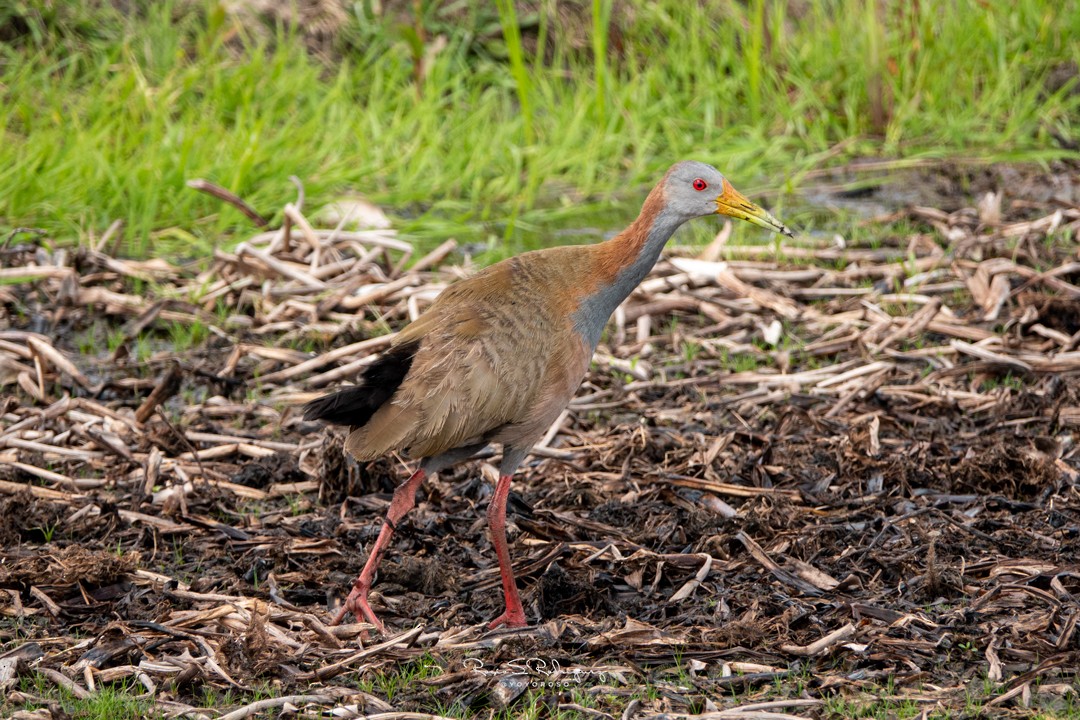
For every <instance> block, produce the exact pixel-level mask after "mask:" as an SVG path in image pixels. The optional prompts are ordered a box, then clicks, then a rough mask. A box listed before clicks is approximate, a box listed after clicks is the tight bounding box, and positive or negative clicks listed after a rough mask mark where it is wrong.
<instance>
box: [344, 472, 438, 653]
mask: <svg viewBox="0 0 1080 720" xmlns="http://www.w3.org/2000/svg"><path fill="white" fill-rule="evenodd" d="M423 480H424V471H423V470H417V471H416V472H414V473H413V474H412V475H411V476H409V479H408V480H406V481H405V482H404V483H402V484H401V485H399V486H398V488H397V490H395V491H394V498H393V500H391V501H390V509H389V510H387V512H386V521H385V522H384V523H383V526H382V530H380V531H379V537H378V539H377V540H376V541H375V547H373V548H371V555H370V556H369V557H368V561H367V563H365V565H364V569H363V570H362V571H361V572H360V577H358V578H356V582H355V583H353V588H352V592H350V593H349V597H348V598H347V599H346V600H345V604H344V605H342V606H341V610H340V611H339V612H338V614H337V617H335V618H334V622H333V624H334V625H337V624H338V623H340V622H341V621H342V620H343V619H345V615H347V614H348V613H352V614H353V616H354V617H355V618H357V619H360V617H361V616H363V617H364V619H366V620H367V621H368V622H369V623H371V624H372V625H374V626H375V627H376V628H378V629H379V632H381V633H382V634H384V635H385V634H386V627H385V626H384V625H383V624H382V622H381V621H380V620H379V618H377V617H375V613H374V612H372V610H371V606H370V605H368V599H367V597H368V591H369V590H371V581H372V580H373V579H374V578H375V571H376V570H378V569H379V559H380V558H381V557H382V554H383V551H384V550H385V549H386V546H387V545H389V544H390V538H391V537H392V536H393V534H394V529H395V528H396V527H397V524H398V523H399V522H401V519H402V518H403V517H405V514H406V513H408V512H409V511H410V510H412V509H413V505H415V504H416V491H417V490H418V489H419V488H420V483H421V482H422V481H423Z"/></svg>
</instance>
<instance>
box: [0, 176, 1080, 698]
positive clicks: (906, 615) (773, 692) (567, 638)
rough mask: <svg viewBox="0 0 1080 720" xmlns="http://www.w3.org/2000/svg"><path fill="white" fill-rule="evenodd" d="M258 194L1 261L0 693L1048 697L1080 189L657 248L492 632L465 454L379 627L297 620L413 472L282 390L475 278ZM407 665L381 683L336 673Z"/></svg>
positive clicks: (526, 476) (1072, 366) (395, 571)
mask: <svg viewBox="0 0 1080 720" xmlns="http://www.w3.org/2000/svg"><path fill="white" fill-rule="evenodd" d="M203 189H205V187H204V188H203ZM223 199H225V200H226V201H229V202H232V200H228V198H223ZM236 202H242V201H240V200H239V199H236ZM284 217H285V225H284V226H283V227H282V228H280V229H277V230H268V231H266V232H262V233H260V234H259V235H257V236H255V237H253V238H251V239H249V240H247V241H245V242H242V243H240V244H239V245H238V246H237V247H235V248H234V249H233V250H232V251H231V252H227V251H224V250H219V251H217V252H215V254H214V256H213V258H211V259H209V261H204V262H202V263H199V264H196V265H188V266H181V265H174V264H171V263H169V262H166V261H164V260H161V259H152V260H141V261H139V260H130V259H122V258H118V257H113V256H111V255H109V254H108V253H107V252H106V251H105V250H104V248H106V247H108V245H109V241H110V236H109V234H107V235H106V236H105V237H102V238H100V239H99V240H98V241H97V242H96V243H92V244H91V245H89V246H88V247H85V248H81V249H65V248H60V249H55V250H49V249H47V248H46V247H45V246H44V245H42V244H41V242H40V239H34V240H32V241H31V242H30V243H28V244H23V245H12V246H6V247H4V248H3V249H2V252H3V267H2V268H0V278H3V282H4V283H5V284H4V285H3V286H0V308H2V309H0V313H2V314H3V327H4V329H2V330H0V385H2V386H3V387H4V389H5V392H8V393H10V394H7V395H5V396H4V397H3V400H2V401H0V495H2V497H0V510H2V513H0V542H2V544H3V548H4V552H3V562H2V563H0V614H2V615H3V617H4V618H5V619H4V621H3V623H2V624H0V640H2V642H3V651H2V652H0V685H3V687H4V688H5V693H10V694H9V695H8V697H7V700H6V702H7V703H8V707H9V709H10V708H17V707H19V706H21V705H23V704H26V703H31V702H35V700H34V697H33V695H32V693H28V692H23V691H19V690H14V689H13V685H12V683H14V682H16V681H17V678H18V677H19V676H22V675H33V674H39V675H41V676H42V677H43V678H44V679H45V680H46V681H47V682H49V683H53V684H57V685H62V686H64V687H65V688H66V689H67V690H68V691H69V692H72V693H74V694H75V695H76V696H82V695H89V694H92V693H95V692H97V690H98V689H99V688H101V687H102V686H105V685H108V684H109V683H116V682H118V681H127V682H130V683H134V684H135V685H136V686H137V687H139V688H141V692H143V693H144V696H143V697H144V699H147V700H149V701H152V702H153V703H156V705H157V707H158V708H159V709H160V710H161V711H162V712H163V713H165V714H168V715H169V716H173V717H180V716H183V717H193V718H194V717H217V716H221V717H227V718H235V719H239V718H243V717H249V716H252V715H254V714H256V713H259V712H263V711H266V710H269V709H272V708H277V709H279V710H281V711H282V712H285V711H288V712H292V713H299V716H300V717H329V716H333V717H363V716H366V715H368V714H372V713H389V714H384V715H379V716H380V717H435V716H437V715H440V714H445V713H446V712H453V713H454V714H456V715H461V714H466V713H473V712H481V711H483V712H485V713H486V712H487V710H485V708H502V707H509V708H511V709H513V708H514V707H515V706H516V705H515V704H516V703H517V704H520V703H525V702H529V700H526V698H531V701H532V702H542V703H544V704H546V705H547V706H548V707H549V708H551V709H552V710H554V709H562V710H564V711H567V712H570V711H573V712H577V713H579V714H580V715H581V716H582V717H585V716H588V717H614V716H615V715H614V714H621V716H622V717H623V718H676V717H678V718H684V717H696V716H700V717H745V718H751V717H753V718H791V717H827V716H836V715H837V714H841V715H842V714H843V712H844V711H839V710H836V707H837V705H836V704H835V703H837V702H840V701H843V702H850V703H854V705H852V706H851V707H858V703H860V702H874V698H875V697H877V696H875V695H874V694H873V693H874V688H880V687H881V686H882V685H883V684H884V683H886V682H888V683H890V685H889V687H890V688H891V690H890V698H891V699H892V700H900V701H904V702H910V703H914V704H915V705H916V706H917V707H918V708H920V709H921V710H922V711H923V712H924V714H923V716H924V717H926V716H927V713H929V712H933V711H935V710H940V709H942V708H951V709H953V710H954V711H955V712H956V713H957V714H956V715H954V716H955V717H960V716H963V715H962V712H963V708H964V707H965V705H964V699H965V698H967V697H971V696H972V695H973V694H974V695H978V696H980V697H982V700H981V702H984V703H985V704H986V705H987V706H988V707H1001V706H1008V707H1011V708H1013V711H1014V712H1017V713H1022V712H1023V711H1024V708H1027V707H1047V706H1053V705H1054V703H1061V702H1066V701H1068V702H1074V701H1075V697H1076V694H1077V689H1078V685H1077V683H1078V680H1077V670H1076V669H1077V667H1080V635H1078V633H1077V622H1078V620H1080V605H1078V603H1077V597H1078V595H1080V472H1078V468H1080V456H1078V453H1077V447H1076V439H1077V432H1078V430H1080V311H1078V308H1080V254H1078V247H1080V245H1078V236H1080V207H1076V206H1073V205H1071V204H1068V203H1062V202H1059V201H1055V200H1052V199H1051V200H1046V201H1039V202H1033V201H1026V200H1023V199H1020V198H1016V199H1013V200H1011V201H1010V202H1005V201H1003V200H1002V195H1001V194H1000V193H998V194H997V195H992V196H989V197H987V198H983V199H982V200H981V201H980V202H979V203H978V204H977V206H971V207H962V208H961V209H958V210H956V211H954V212H944V211H941V210H937V209H934V208H927V207H911V208H908V209H906V210H903V211H900V212H897V213H894V214H892V215H890V216H887V217H879V218H873V219H870V220H868V221H867V224H868V225H871V226H874V227H875V231H876V235H875V237H878V238H880V244H878V245H876V246H874V247H850V246H846V245H844V244H841V243H837V242H835V241H833V240H832V239H829V240H825V241H819V240H816V239H813V240H802V241H786V243H785V244H782V245H779V246H769V247H745V246H730V245H727V244H726V234H725V233H724V232H721V235H720V237H718V239H717V242H715V243H713V244H712V245H710V246H709V247H708V248H706V249H705V250H704V252H701V251H700V249H697V250H689V249H686V248H672V249H671V252H670V253H669V255H670V258H669V259H667V260H664V261H662V262H661V263H660V264H659V265H658V266H657V267H656V268H655V269H654V271H653V273H652V274H651V276H650V277H649V278H648V279H647V280H646V281H645V282H644V283H643V284H642V286H641V287H640V288H639V289H638V290H637V291H636V292H635V293H634V294H633V295H632V296H631V297H630V298H629V299H628V300H627V301H626V302H625V303H624V304H623V306H622V307H620V308H619V309H618V311H617V312H616V314H615V316H614V318H613V321H612V322H611V324H610V325H609V328H608V333H607V335H606V337H605V339H604V340H603V341H602V344H601V347H600V349H599V351H598V352H597V355H596V359H595V362H594V364H593V367H592V369H591V371H590V373H589V375H588V377H587V379H586V381H585V383H584V384H583V386H582V388H581V389H580V391H579V392H578V395H577V397H576V398H575V399H574V401H573V402H572V403H571V405H570V406H569V408H568V409H567V412H566V413H564V414H563V416H562V417H561V418H560V419H559V421H558V422H557V423H556V424H555V426H554V427H553V428H552V430H551V432H550V433H549V434H548V436H547V437H546V438H545V439H544V441H543V442H542V443H541V444H540V445H539V446H538V447H537V448H536V449H535V451H534V453H533V455H532V458H531V460H530V461H529V462H528V463H527V465H526V467H525V468H524V469H523V471H522V472H521V473H520V474H519V477H518V478H517V479H516V481H515V483H514V486H513V490H512V495H511V502H510V522H509V525H510V527H509V536H510V538H511V542H512V544H513V545H514V546H515V548H514V553H513V557H514V558H515V559H516V567H515V572H516V573H517V576H518V578H519V579H520V580H521V585H522V588H523V601H524V605H525V608H526V614H527V616H528V617H529V620H530V623H531V627H530V628H528V629H525V630H523V631H512V632H508V631H495V632H488V631H486V630H485V629H484V627H485V626H484V624H483V623H484V622H485V621H487V620H489V619H490V618H492V617H494V616H495V615H496V614H497V613H498V611H499V610H500V607H499V603H500V602H501V599H500V598H501V596H500V594H499V592H498V586H499V573H498V569H497V566H496V564H495V557H494V553H493V552H492V550H491V547H490V544H489V542H488V539H487V535H486V527H485V524H484V522H483V511H482V509H483V507H484V505H485V504H486V503H487V501H488V499H489V496H490V492H491V490H490V486H489V484H488V483H487V482H486V479H488V478H489V477H490V473H491V468H490V466H489V463H492V462H493V460H492V458H493V457H494V455H495V450H497V449H495V450H489V451H487V454H486V456H484V457H481V458H480V459H479V460H477V461H473V462H470V463H466V464H463V465H462V466H460V467H458V468H455V469H453V470H451V471H448V472H446V473H443V474H441V475H440V476H438V477H436V478H433V479H430V480H428V481H427V482H426V483H425V485H424V489H423V491H422V493H421V501H420V503H419V505H418V506H417V507H416V509H415V510H414V511H413V512H412V513H411V514H410V515H409V516H408V518H407V519H406V521H405V524H406V525H407V526H408V527H407V528H404V529H403V532H399V533H397V534H395V536H394V542H393V545H392V546H391V549H390V552H389V553H388V557H387V558H386V560H385V561H384V563H383V565H384V570H383V573H382V575H381V577H380V578H379V581H378V582H377V584H376V586H375V588H374V590H373V592H372V594H371V599H372V604H373V606H374V607H375V609H376V611H377V612H379V613H380V614H381V616H382V617H383V618H384V619H385V620H386V621H387V623H388V625H389V626H390V627H392V628H397V629H398V630H397V631H396V632H393V633H392V634H391V636H390V637H388V638H379V637H376V638H371V639H368V638H367V637H366V636H367V631H369V630H370V629H371V628H370V627H369V626H368V625H367V624H365V623H359V622H357V623H352V624H346V625H342V626H338V627H330V626H329V625H328V624H327V623H328V622H329V620H330V618H331V617H332V616H333V613H334V610H336V608H337V606H338V605H339V604H340V603H341V602H342V600H343V599H344V596H345V595H346V594H347V592H348V590H349V587H350V585H351V582H352V580H353V578H354V577H355V576H356V574H357V573H358V572H359V570H360V567H361V566H362V563H363V561H364V559H365V552H366V549H367V548H368V547H369V546H370V544H371V542H372V541H373V539H374V537H375V535H376V534H377V533H378V531H379V529H380V527H381V524H382V517H383V513H384V512H385V509H386V507H387V505H388V503H389V500H390V494H391V493H392V491H393V488H394V487H395V486H396V484H397V483H398V482H400V481H401V480H402V479H403V478H404V477H405V476H406V469H405V467H404V465H403V463H402V462H400V460H395V459H393V458H390V459H385V460H381V461H378V462H375V463H371V464H367V465H359V464H357V463H355V462H354V461H352V460H351V459H350V458H348V457H347V456H345V455H344V454H343V453H342V450H341V437H340V433H339V432H338V431H336V430H333V429H325V428H323V427H321V426H319V425H317V424H314V423H308V422H305V421H304V420H303V419H302V417H301V413H300V411H299V408H300V406H301V405H302V404H303V403H305V402H306V401H308V400H310V399H312V398H315V397H318V396H319V394H320V393H322V392H324V391H325V389H326V388H329V387H331V386H334V385H337V384H338V383H341V382H344V381H348V380H350V379H352V378H354V377H356V375H357V373H358V372H359V370H360V369H361V368H363V367H364V366H365V365H366V364H368V363H369V362H371V360H372V359H373V358H374V357H375V355H376V354H377V353H378V352H379V351H380V350H382V349H384V348H386V347H387V346H388V344H389V342H390V339H391V337H392V332H393V331H394V330H395V329H397V328H400V327H402V326H403V325H404V324H406V323H407V322H409V321H410V320H412V319H415V318H416V317H417V315H418V314H419V313H420V312H422V311H423V309H424V308H425V307H426V306H428V305H429V304H430V303H431V302H432V300H433V299H434V298H435V297H436V295H438V293H439V292H440V291H441V290H442V289H443V288H445V287H446V286H447V284H449V283H450V282H452V281H453V280H455V279H457V278H460V277H462V276H464V275H466V274H467V273H468V272H470V271H471V268H470V267H469V266H468V263H467V262H466V263H465V264H463V265H455V264H453V259H454V258H455V257H456V256H454V255H453V252H454V245H453V243H447V244H444V245H442V246H440V247H439V248H437V249H436V250H434V251H432V252H431V253H429V254H427V255H425V256H423V257H421V258H419V259H415V260H414V255H415V252H414V247H413V245H412V244H411V243H409V242H406V241H405V240H403V239H401V238H399V237H398V236H397V235H396V234H395V232H394V231H393V230H391V229H388V228H385V227H380V228H375V229H367V230H363V229H358V230H344V229H343V228H344V226H345V221H346V220H347V219H348V218H347V217H345V218H343V219H342V220H341V222H340V223H338V226H337V227H336V228H328V229H319V228H315V227H313V226H312V224H311V223H310V222H309V221H308V220H307V219H306V218H305V216H304V214H303V212H302V208H301V207H300V204H299V203H297V204H290V205H289V206H287V207H286V208H285V212H284ZM901 220H902V221H904V222H905V225H904V226H903V227H905V228H907V230H906V231H905V232H893V231H891V230H890V229H889V228H891V227H893V226H891V225H889V224H888V223H891V222H895V221H901ZM113 231H115V228H114V229H113ZM523 658H528V660H523ZM401 668H412V669H413V671H415V672H413V674H412V675H411V676H410V677H415V678H416V679H414V680H413V681H412V682H410V683H408V684H406V685H405V686H403V687H402V688H400V689H399V690H398V692H396V693H394V694H393V696H392V697H390V696H389V695H386V694H380V692H378V691H377V690H376V688H375V687H374V686H372V685H366V686H365V685H364V684H363V683H362V681H363V680H364V679H365V678H367V679H370V678H372V677H375V676H378V675H379V674H380V673H382V674H385V673H392V672H395V671H400V670H401ZM5 678H6V679H5ZM796 681H797V686H798V688H800V689H799V690H796ZM267 683H270V684H272V686H273V688H274V689H275V690H274V693H273V695H274V696H273V697H272V698H270V699H266V698H265V693H264V694H263V696H262V697H263V699H260V700H253V701H252V703H251V704H248V705H245V706H242V707H237V708H232V709H231V711H230V712H228V713H227V714H224V715H222V714H221V713H223V712H225V711H224V709H222V708H220V707H204V706H203V705H204V704H206V703H205V702H204V701H205V699H206V698H207V697H208V696H207V692H208V690H209V689H217V690H222V691H224V690H228V689H232V690H233V691H237V692H242V693H243V692H246V693H252V692H254V690H255V689H256V688H265V687H266V686H267ZM523 684H525V685H527V686H528V687H527V690H523ZM646 686H647V687H650V688H652V689H653V692H652V693H650V694H646V693H644V692H643V691H642V688H644V687H646ZM980 694H981V695H980ZM1069 698H1072V700H1069ZM583 703H584V704H583ZM830 703H833V704H832V705H830ZM40 704H42V705H47V703H46V702H45V701H44V700H42V701H41V702H40ZM290 708H291V710H290ZM830 708H832V709H830ZM448 709H449V710H448ZM852 712H854V711H852ZM972 712H974V711H972ZM395 713H396V714H395ZM406 713H413V714H406ZM430 713H434V715H432V714H430Z"/></svg>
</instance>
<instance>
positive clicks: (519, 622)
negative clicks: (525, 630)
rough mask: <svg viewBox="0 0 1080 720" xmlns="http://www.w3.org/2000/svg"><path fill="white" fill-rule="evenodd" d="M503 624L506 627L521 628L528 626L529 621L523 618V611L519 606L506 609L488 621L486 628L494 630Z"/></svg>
mask: <svg viewBox="0 0 1080 720" xmlns="http://www.w3.org/2000/svg"><path fill="white" fill-rule="evenodd" d="M503 625H505V626H506V627H508V628H521V627H528V625H529V623H528V622H527V621H526V620H525V611H524V610H522V609H521V608H514V609H513V610H511V609H510V608H507V609H506V612H504V613H503V614H502V615H500V616H499V617H497V618H495V619H494V620H492V621H491V622H490V623H488V630H494V629H495V628H497V627H500V626H503Z"/></svg>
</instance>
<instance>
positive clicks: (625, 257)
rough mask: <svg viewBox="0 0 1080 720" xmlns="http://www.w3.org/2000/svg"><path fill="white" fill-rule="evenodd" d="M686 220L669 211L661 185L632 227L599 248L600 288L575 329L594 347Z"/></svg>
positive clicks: (596, 276) (582, 310) (583, 307)
mask: <svg viewBox="0 0 1080 720" xmlns="http://www.w3.org/2000/svg"><path fill="white" fill-rule="evenodd" d="M684 220H685V218H682V217H678V216H677V215H675V214H674V213H673V212H671V211H670V210H669V209H668V206H667V203H666V202H665V198H664V190H663V185H662V184H661V185H659V186H657V187H656V188H654V189H653V191H652V192H651V193H649V197H648V198H646V200H645V204H644V205H643V206H642V208H641V213H640V214H639V215H638V217H637V219H636V220H634V222H632V223H631V224H630V226H629V227H627V228H626V229H625V230H623V231H622V232H621V233H619V234H618V235H616V236H615V237H613V238H612V239H610V240H608V241H606V242H603V243H600V244H599V245H597V246H596V252H595V255H594V263H593V267H592V269H591V270H592V277H593V278H594V281H595V282H596V286H595V287H596V289H595V291H594V292H592V293H590V294H589V295H588V296H586V297H585V298H583V299H582V301H581V304H580V306H579V308H578V311H577V312H576V313H575V316H574V324H575V326H576V327H577V329H578V331H579V332H581V333H582V335H583V336H584V337H585V339H586V341H587V342H589V343H590V344H591V345H592V347H594V348H595V347H596V344H597V342H599V340H600V333H601V332H602V331H603V329H604V325H605V324H607V320H608V318H609V317H611V313H613V312H614V311H615V308H617V307H618V306H619V303H621V302H622V301H623V300H625V299H626V298H627V296H629V295H630V293H631V292H633V291H634V288H636V287H637V286H638V284H639V283H640V282H641V281H642V280H644V279H645V276H646V275H648V274H649V271H650V270H651V269H652V267H653V265H655V264H656V261H657V259H658V258H659V257H660V251H661V250H663V248H664V245H665V244H667V241H668V240H669V239H670V238H671V235H672V234H673V233H674V232H675V230H676V229H678V227H679V226H680V225H682V223H683V221H684Z"/></svg>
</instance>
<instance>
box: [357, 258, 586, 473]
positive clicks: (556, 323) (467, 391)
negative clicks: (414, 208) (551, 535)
mask: <svg viewBox="0 0 1080 720" xmlns="http://www.w3.org/2000/svg"><path fill="white" fill-rule="evenodd" d="M596 247H597V246H570V247H562V248H550V249H547V250H541V251H536V252H531V253H525V254H523V255H519V256H517V257H514V258H510V259H509V260H505V261H503V262H500V263H497V264H495V265H492V266H491V267H489V268H486V269H485V270H482V271H480V272H479V273H477V274H476V275H474V276H473V277H471V278H468V279H466V280H463V281H460V282H458V283H455V284H454V285H452V286H450V287H449V288H447V289H446V290H445V291H444V292H443V293H442V294H440V295H439V297H438V298H437V299H436V301H435V303H434V304H433V305H432V306H431V307H430V308H429V309H428V310H427V311H426V312H425V313H424V314H423V315H421V316H420V317H419V318H417V320H416V321H414V322H413V323H412V324H411V325H409V326H407V327H406V328H405V329H404V330H402V331H401V332H400V333H399V334H398V335H397V337H396V338H395V341H394V348H395V350H396V349H398V348H412V349H413V352H412V354H411V355H410V356H409V358H408V369H407V372H406V373H405V374H404V375H403V377H401V378H400V384H399V385H398V386H397V387H396V389H395V390H394V392H393V393H392V394H391V395H388V396H386V397H385V398H384V402H382V403H381V405H379V407H378V408H377V409H375V410H374V412H372V413H371V414H370V418H369V419H366V422H364V423H357V425H359V427H355V428H354V430H353V432H352V433H351V434H350V436H349V440H348V443H347V447H348V448H349V450H350V451H351V452H352V453H353V454H354V455H355V456H356V457H357V458H359V459H374V458H376V457H379V456H381V455H383V454H385V453H387V452H390V451H392V450H406V451H407V452H408V453H409V454H410V455H412V456H413V457H431V456H434V455H438V454H440V453H443V452H447V451H449V450H452V449H455V448H459V447H464V446H467V445H473V444H476V443H480V442H501V443H507V444H510V445H514V446H518V447H524V446H526V445H531V444H532V443H534V442H535V441H536V440H537V439H538V438H539V437H540V436H541V435H542V434H543V433H544V431H545V430H546V429H547V428H548V427H549V426H550V424H551V423H552V422H553V421H554V419H555V418H556V417H557V416H558V415H559V413H560V412H561V411H562V409H563V408H564V407H565V406H566V403H567V402H568V401H569V400H570V398H571V397H572V396H573V394H574V391H575V389H576V388H577V386H578V384H579V383H580V382H581V379H582V377H583V376H584V374H585V371H586V370H587V368H588V363H589V359H590V357H591V354H592V350H593V348H592V346H591V345H590V344H588V343H586V342H585V340H584V339H583V337H582V335H581V333H580V332H578V330H577V329H576V328H575V326H574V323H573V320H572V316H573V314H574V312H575V311H576V309H577V308H578V307H579V305H580V303H581V301H582V298H583V297H585V296H586V295H587V294H588V293H589V292H591V291H592V290H594V289H595V288H594V285H595V280H594V279H593V272H592V269H593V266H594V264H595V256H596V250H595V248H596ZM392 354H393V351H391V353H390V354H388V355H387V357H390V356H391V355H392ZM377 366H378V364H376V366H373V367H377ZM400 366H401V364H400V357H399V362H398V364H397V365H396V367H400ZM383 374H384V375H387V374H388V373H383ZM390 374H392V373H390ZM364 384H366V383H364ZM373 389H374V388H373ZM353 392H354V393H358V394H362V393H363V390H362V387H360V388H356V389H355V390H354V391H353ZM381 392H382V394H383V395H384V396H385V395H387V393H386V389H385V388H384V389H383V390H382V391H381Z"/></svg>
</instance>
